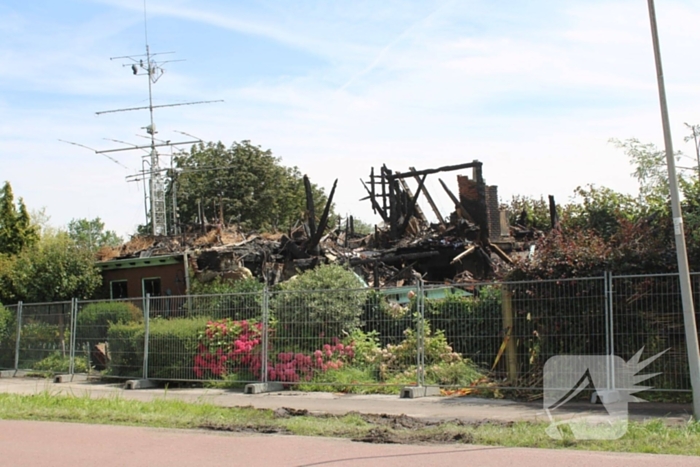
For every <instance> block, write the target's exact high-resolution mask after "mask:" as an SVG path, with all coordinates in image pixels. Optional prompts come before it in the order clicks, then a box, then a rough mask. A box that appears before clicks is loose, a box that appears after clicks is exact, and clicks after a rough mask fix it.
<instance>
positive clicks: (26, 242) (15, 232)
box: [0, 182, 39, 255]
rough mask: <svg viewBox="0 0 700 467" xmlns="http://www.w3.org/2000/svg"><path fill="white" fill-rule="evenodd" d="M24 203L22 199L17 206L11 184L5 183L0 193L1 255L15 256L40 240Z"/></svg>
mask: <svg viewBox="0 0 700 467" xmlns="http://www.w3.org/2000/svg"><path fill="white" fill-rule="evenodd" d="M38 238H39V237H38V234H37V231H36V228H35V227H34V226H33V225H32V222H31V220H30V218H29V213H28V212H27V207H26V206H25V205H24V201H22V198H20V200H19V203H18V207H16V206H15V202H14V195H13V193H12V186H10V182H5V184H4V185H3V187H2V190H1V191H0V255H1V254H9V255H15V254H17V253H19V252H20V251H22V250H23V249H24V248H25V247H30V246H32V245H34V244H35V243H36V242H37V240H38Z"/></svg>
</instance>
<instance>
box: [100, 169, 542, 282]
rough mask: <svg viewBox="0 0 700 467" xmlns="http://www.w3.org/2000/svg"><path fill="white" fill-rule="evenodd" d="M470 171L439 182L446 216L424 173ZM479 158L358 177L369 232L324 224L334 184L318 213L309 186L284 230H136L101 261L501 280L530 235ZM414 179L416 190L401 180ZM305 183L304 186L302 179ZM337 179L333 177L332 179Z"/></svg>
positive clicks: (226, 271)
mask: <svg viewBox="0 0 700 467" xmlns="http://www.w3.org/2000/svg"><path fill="white" fill-rule="evenodd" d="M468 168H470V169H472V171H473V173H472V178H469V177H466V176H461V175H459V176H457V182H458V183H457V184H458V188H459V190H458V192H457V195H455V194H454V193H453V192H452V191H451V190H450V189H449V187H448V185H447V184H446V183H445V182H443V180H440V184H441V185H442V187H443V188H444V190H445V192H446V194H447V195H448V196H449V197H450V199H451V200H452V202H453V203H454V211H453V212H451V213H449V215H448V216H447V217H444V216H443V215H442V214H441V213H440V212H439V211H438V209H437V207H436V206H435V203H434V202H433V200H432V197H431V196H430V193H428V191H427V189H426V187H425V183H424V182H425V179H426V177H427V176H428V175H432V174H437V173H440V172H450V171H455V170H463V169H468ZM481 169H482V164H481V162H478V161H473V162H470V163H467V164H461V165H457V166H450V167H441V168H437V169H428V170H422V171H416V170H415V169H413V168H411V169H410V171H409V172H406V173H399V172H393V171H391V170H389V169H388V168H387V167H386V166H383V167H382V168H381V169H380V171H379V175H375V173H374V169H372V172H371V174H370V179H369V181H368V182H365V181H363V182H362V183H363V185H364V187H365V190H366V191H367V194H368V196H367V197H366V198H365V199H367V200H369V201H370V202H371V203H372V207H373V209H374V211H375V213H377V214H378V215H379V216H380V217H381V218H382V223H381V224H379V225H377V226H375V228H374V232H372V233H369V234H360V233H356V232H354V228H353V219H352V217H350V218H348V219H345V220H340V219H336V220H335V221H334V223H335V225H334V226H329V222H330V206H331V204H332V202H333V195H334V193H335V188H336V184H334V185H333V189H332V190H331V192H330V194H329V196H328V201H327V204H326V206H324V209H323V211H322V214H321V216H320V217H318V218H317V216H316V214H315V206H314V205H313V198H312V196H311V193H310V189H309V190H308V192H307V213H306V216H305V217H306V218H305V219H304V220H303V221H301V220H300V221H299V222H298V223H297V225H296V226H294V227H293V228H291V229H289V230H288V231H287V232H280V233H273V234H269V233H258V232H244V231H242V230H240V229H239V228H237V227H235V226H228V227H227V226H222V225H207V226H202V227H203V232H202V231H200V232H198V233H193V232H190V233H183V234H179V235H176V236H168V237H165V236H164V237H149V236H137V237H134V238H132V239H131V240H130V241H129V242H127V243H126V244H124V245H122V246H120V247H118V248H104V249H102V250H101V251H100V252H99V254H98V257H99V260H100V261H109V260H113V259H125V258H146V257H151V256H162V255H174V254H184V255H185V256H186V257H187V258H189V264H190V266H191V267H192V270H193V271H194V272H195V274H196V275H197V276H198V277H199V278H200V279H201V280H203V281H205V282H206V281H208V280H211V279H212V278H213V277H217V276H222V277H228V278H233V279H235V278H240V277H248V276H254V277H258V278H260V279H261V280H264V281H265V282H267V283H268V284H269V285H274V284H277V283H279V282H283V281H285V280H288V279H289V278H290V277H292V276H294V275H296V274H298V273H299V272H300V271H303V270H306V269H310V268H314V267H316V266H317V265H319V264H326V263H336V264H347V265H349V266H350V267H351V268H353V269H354V270H355V272H356V273H357V274H358V275H360V276H362V277H363V278H364V279H365V281H366V283H367V285H368V286H373V287H400V286H403V285H411V284H413V283H414V282H415V281H416V278H417V277H422V278H423V279H424V280H426V281H428V282H439V283H448V284H449V283H466V282H474V281H479V280H489V279H494V278H498V277H499V276H500V275H502V274H503V272H505V271H506V270H507V268H508V266H509V265H510V264H512V259H511V255H513V254H518V252H521V251H525V250H526V249H527V247H528V246H529V245H528V242H530V241H532V240H533V239H534V238H535V237H536V232H533V231H531V230H530V229H527V228H526V227H524V226H518V225H516V226H514V227H513V228H511V227H510V226H509V225H508V222H507V218H506V215H505V212H504V211H503V209H501V208H500V206H499V204H498V195H497V191H496V187H491V186H487V185H486V184H485V183H484V180H483V177H482V174H481ZM409 177H411V178H414V179H415V180H416V181H417V182H418V189H417V191H416V193H415V194H414V193H412V192H411V190H410V189H409V187H408V185H407V184H406V183H405V179H407V178H409ZM305 181H306V182H307V183H306V186H310V183H308V179H306V177H305ZM336 183H337V180H336ZM421 196H422V197H423V198H425V200H426V201H427V202H428V204H429V205H430V207H431V209H432V210H433V212H434V213H435V215H436V217H437V219H438V222H437V223H430V222H429V221H428V219H427V218H426V216H425V214H424V212H423V210H422V209H421V207H420V206H419V204H418V202H417V201H418V199H419V198H420V197H421Z"/></svg>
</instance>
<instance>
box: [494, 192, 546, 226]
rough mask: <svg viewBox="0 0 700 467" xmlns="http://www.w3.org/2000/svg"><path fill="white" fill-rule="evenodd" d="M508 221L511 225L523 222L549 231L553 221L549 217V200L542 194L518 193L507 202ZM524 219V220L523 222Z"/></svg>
mask: <svg viewBox="0 0 700 467" xmlns="http://www.w3.org/2000/svg"><path fill="white" fill-rule="evenodd" d="M505 207H506V209H507V210H508V221H509V222H510V224H511V225H515V224H523V225H525V227H532V228H534V229H537V230H542V231H545V232H546V231H549V230H550V229H551V226H552V223H551V221H550V218H549V202H548V201H546V200H545V199H544V198H543V197H541V196H540V198H539V199H537V198H533V197H530V196H521V195H516V196H513V198H512V199H511V200H510V203H509V204H507V205H506V206H505ZM523 221H524V222H523Z"/></svg>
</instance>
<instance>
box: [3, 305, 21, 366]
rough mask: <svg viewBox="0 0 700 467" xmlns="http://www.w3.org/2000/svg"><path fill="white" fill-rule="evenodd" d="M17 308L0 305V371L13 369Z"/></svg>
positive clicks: (15, 306) (16, 306) (16, 335)
mask: <svg viewBox="0 0 700 467" xmlns="http://www.w3.org/2000/svg"><path fill="white" fill-rule="evenodd" d="M3 308H4V311H2V309H3ZM18 308H19V306H18V305H4V306H3V305H0V313H2V316H0V370H9V369H14V368H15V355H16V347H17V346H16V344H17V337H18V332H17V313H18Z"/></svg>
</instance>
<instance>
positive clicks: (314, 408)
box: [0, 378, 692, 423]
mask: <svg viewBox="0 0 700 467" xmlns="http://www.w3.org/2000/svg"><path fill="white" fill-rule="evenodd" d="M123 386H124V385H123V383H119V384H116V383H113V384H112V383H103V382H98V383H95V382H72V383H53V382H52V380H49V379H37V378H0V393H11V394H27V395H28V394H38V393H41V392H45V391H48V392H50V393H51V394H66V395H74V396H85V395H87V396H89V397H93V398H100V397H121V398H124V399H132V400H140V401H150V400H154V399H161V398H167V399H178V400H183V401H187V402H207V403H210V404H216V405H220V406H223V407H240V406H248V407H251V406H252V407H255V408H260V409H278V408H282V407H287V408H293V409H299V410H301V409H304V410H308V411H309V412H312V413H330V414H336V415H342V414H345V413H348V412H360V413H370V414H388V415H402V414H404V415H408V416H410V417H416V418H423V419H435V420H445V419H459V420H463V421H485V420H492V421H500V422H516V421H530V422H537V421H540V422H547V421H549V419H548V418H547V416H546V414H545V413H544V411H543V409H542V403H541V402H532V403H527V402H514V401H509V400H503V399H484V398H478V397H448V396H444V397H425V398H420V399H400V398H399V396H398V395H354V394H337V393H325V392H299V391H291V390H290V391H282V392H274V393H266V394H257V395H248V394H243V392H242V391H236V390H225V389H205V388H175V389H171V388H168V389H165V388H158V389H138V390H125V389H124V388H123ZM604 410H605V409H604V408H603V407H602V406H601V405H592V404H589V403H585V402H581V403H571V404H567V410H566V411H563V410H561V409H560V410H558V415H559V416H558V417H557V418H559V419H562V418H563V419H565V418H567V416H574V415H581V414H589V413H590V414H600V413H603V412H604ZM691 414H692V407H691V406H690V404H668V403H652V402H649V403H637V404H630V419H631V420H638V421H641V420H646V419H650V418H664V419H666V420H667V421H668V422H670V423H683V422H686V421H687V420H688V419H689V418H690V416H691Z"/></svg>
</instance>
